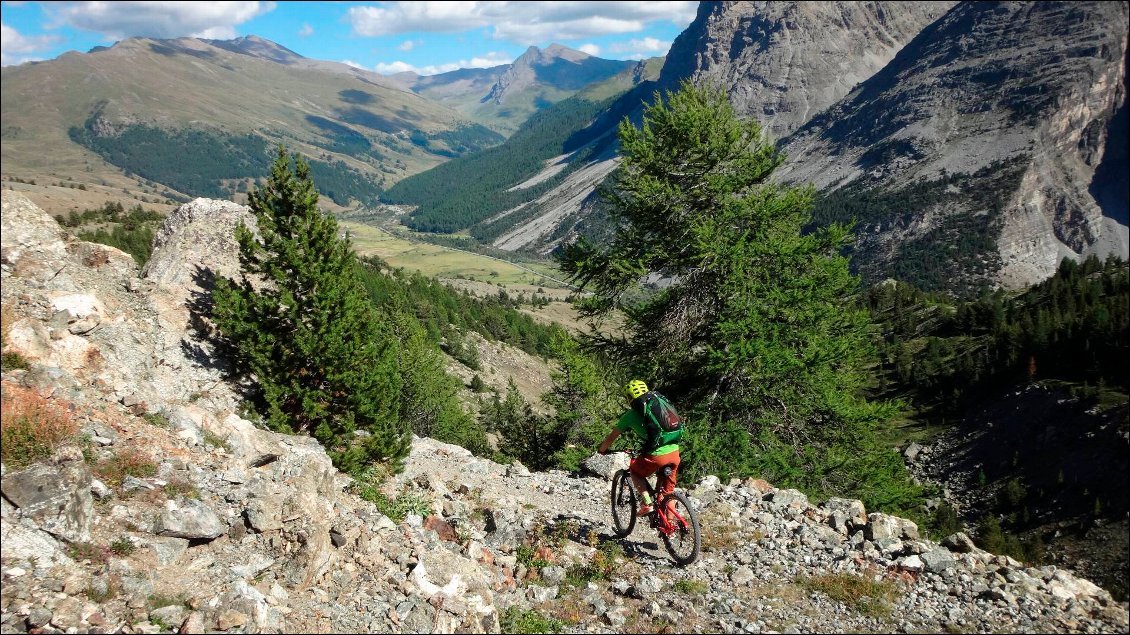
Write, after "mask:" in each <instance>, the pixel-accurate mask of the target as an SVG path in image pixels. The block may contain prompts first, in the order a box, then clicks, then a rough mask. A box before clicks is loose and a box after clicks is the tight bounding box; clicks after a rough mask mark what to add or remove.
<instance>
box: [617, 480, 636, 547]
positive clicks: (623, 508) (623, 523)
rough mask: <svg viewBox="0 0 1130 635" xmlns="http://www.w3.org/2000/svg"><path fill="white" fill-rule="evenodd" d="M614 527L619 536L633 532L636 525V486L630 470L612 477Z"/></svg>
mask: <svg viewBox="0 0 1130 635" xmlns="http://www.w3.org/2000/svg"><path fill="white" fill-rule="evenodd" d="M612 527H613V530H614V533H615V536H616V537H617V538H623V537H624V536H627V535H628V534H630V533H632V530H633V529H635V527H636V488H635V487H634V486H633V485H632V477H631V475H630V474H629V473H628V470H620V471H619V472H616V475H615V476H613V477H612Z"/></svg>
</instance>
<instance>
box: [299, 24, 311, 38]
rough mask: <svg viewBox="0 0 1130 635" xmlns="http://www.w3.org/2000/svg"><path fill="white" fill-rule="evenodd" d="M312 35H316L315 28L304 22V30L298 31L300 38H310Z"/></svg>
mask: <svg viewBox="0 0 1130 635" xmlns="http://www.w3.org/2000/svg"><path fill="white" fill-rule="evenodd" d="M311 35H314V27H312V26H310V25H309V24H307V23H306V22H303V23H302V28H301V29H298V37H310V36H311Z"/></svg>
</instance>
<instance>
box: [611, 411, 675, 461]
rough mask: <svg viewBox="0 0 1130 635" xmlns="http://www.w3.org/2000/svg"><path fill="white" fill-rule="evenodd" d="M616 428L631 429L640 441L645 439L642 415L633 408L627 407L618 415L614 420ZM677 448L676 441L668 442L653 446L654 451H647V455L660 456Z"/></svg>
mask: <svg viewBox="0 0 1130 635" xmlns="http://www.w3.org/2000/svg"><path fill="white" fill-rule="evenodd" d="M616 429H617V430H619V431H620V432H622V433H623V432H627V431H629V430H631V431H632V432H634V433H635V434H636V436H637V437H639V438H640V440H641V441H646V440H647V428H645V427H644V423H643V417H642V416H641V415H640V413H638V412H636V409H635V408H628V409H627V410H625V411H624V414H622V415H620V420H619V421H617V422H616ZM678 449H679V444H678V443H668V444H667V445H661V446H659V447H658V448H655V451H654V452H649V453H648V455H649V456H661V455H663V454H670V453H672V452H675V451H677V450H678Z"/></svg>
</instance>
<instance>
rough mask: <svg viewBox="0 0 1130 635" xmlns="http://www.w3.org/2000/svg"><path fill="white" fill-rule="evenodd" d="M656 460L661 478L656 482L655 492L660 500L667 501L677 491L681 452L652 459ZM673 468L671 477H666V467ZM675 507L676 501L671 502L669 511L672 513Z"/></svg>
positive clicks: (676, 451) (669, 502)
mask: <svg viewBox="0 0 1130 635" xmlns="http://www.w3.org/2000/svg"><path fill="white" fill-rule="evenodd" d="M650 458H652V459H653V460H654V462H655V464H656V468H657V469H658V474H659V477H658V479H657V480H656V484H655V491H656V495H657V496H658V497H659V500H663V499H665V498H666V497H667V496H668V495H670V494H671V493H672V492H674V491H675V483H676V481H677V479H678V475H679V451H678V450H675V451H674V452H669V453H667V454H662V455H660V456H655V457H650ZM668 465H670V466H671V476H670V477H667V476H666V475H664V471H665V470H664V469H663V468H664V467H666V466H668ZM674 507H675V502H674V500H673V499H672V500H669V501H668V503H667V510H666V511H668V512H669V511H671V510H672V509H674Z"/></svg>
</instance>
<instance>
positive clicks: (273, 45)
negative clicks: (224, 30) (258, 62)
mask: <svg viewBox="0 0 1130 635" xmlns="http://www.w3.org/2000/svg"><path fill="white" fill-rule="evenodd" d="M202 41H203V42H207V43H208V44H211V45H212V46H215V47H217V48H222V49H224V50H226V51H231V52H233V53H240V54H242V55H250V56H252V57H261V58H263V59H267V60H271V61H272V62H279V63H280V64H293V63H294V62H297V61H299V60H303V59H306V58H305V57H303V56H301V55H299V54H298V53H295V52H294V51H292V50H290V49H288V48H287V47H285V46H283V45H281V44H278V43H277V42H272V41H271V40H268V39H265V38H261V37H259V36H258V35H245V36H243V37H237V38H234V39H231V40H202Z"/></svg>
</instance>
